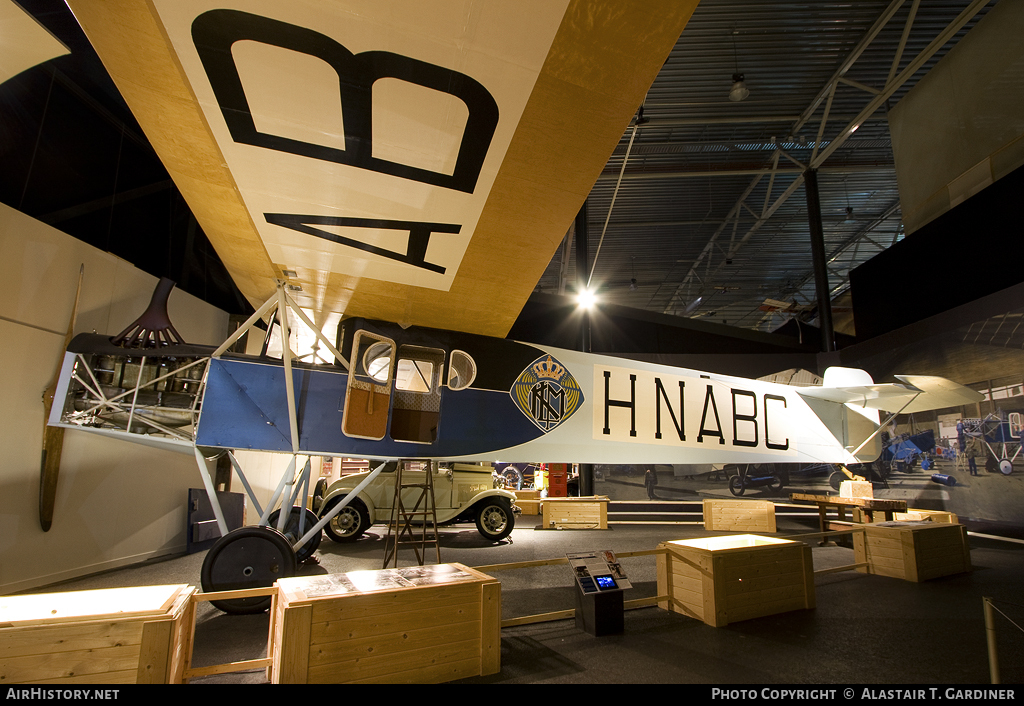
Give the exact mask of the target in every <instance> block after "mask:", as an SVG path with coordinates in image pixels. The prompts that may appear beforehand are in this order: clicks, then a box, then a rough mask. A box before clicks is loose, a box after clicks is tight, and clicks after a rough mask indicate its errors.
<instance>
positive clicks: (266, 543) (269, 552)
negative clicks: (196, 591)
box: [200, 527, 295, 615]
mask: <svg viewBox="0 0 1024 706" xmlns="http://www.w3.org/2000/svg"><path fill="white" fill-rule="evenodd" d="M293 575H295V552H293V551H292V547H291V544H289V543H288V539H287V538H286V537H285V536H284V535H283V534H281V533H280V532H278V531H277V530H276V529H273V528H272V527H241V528H239V529H236V530H233V531H231V532H228V533H227V534H226V535H224V536H223V537H221V538H220V539H218V540H217V543H216V544H214V545H213V547H212V548H211V549H210V551H208V552H207V553H206V558H205V559H203V568H202V571H201V572H200V581H201V584H202V587H203V592H204V593H211V592H215V591H232V590H240V589H246V588H269V587H271V586H273V585H274V582H275V581H277V580H278V579H280V578H287V577H289V576H293ZM270 602H271V596H253V597H250V598H231V599H227V600H222V601H211V603H213V605H214V606H215V607H216V608H219V609H220V610H222V611H224V612H225V613H232V614H237V615H248V614H252V613H262V612H263V611H265V610H267V608H269V607H270Z"/></svg>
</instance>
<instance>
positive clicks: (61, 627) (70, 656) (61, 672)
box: [0, 584, 196, 684]
mask: <svg viewBox="0 0 1024 706" xmlns="http://www.w3.org/2000/svg"><path fill="white" fill-rule="evenodd" d="M195 591H196V589H195V588H194V587H193V586H186V585H183V584H182V585H169V586H138V587H130V588H110V589H101V590H94V591H70V592H66V593H43V594H27V595H19V596H4V597H0V684H34V683H46V684H172V683H180V682H181V681H182V675H183V673H184V670H185V668H186V666H187V665H186V664H185V662H186V661H187V655H189V654H190V653H191V650H190V644H189V643H190V641H191V639H192V616H193V611H194V610H195V608H194V603H193V602H192V600H191V598H192V595H193V594H194V593H195Z"/></svg>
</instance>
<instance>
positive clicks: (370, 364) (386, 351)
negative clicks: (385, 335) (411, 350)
mask: <svg viewBox="0 0 1024 706" xmlns="http://www.w3.org/2000/svg"><path fill="white" fill-rule="evenodd" d="M391 351H392V348H391V344H390V343H383V342H378V343H374V344H372V345H371V346H370V347H369V348H367V349H366V353H364V354H363V369H364V370H365V371H366V374H367V375H369V376H370V377H371V378H373V379H374V380H376V381H377V382H387V381H388V378H389V377H390V375H391ZM403 362H404V361H403ZM399 369H401V365H399Z"/></svg>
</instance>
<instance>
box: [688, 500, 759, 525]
mask: <svg viewBox="0 0 1024 706" xmlns="http://www.w3.org/2000/svg"><path fill="white" fill-rule="evenodd" d="M704 529H706V530H715V531H719V532H775V503H773V502H771V501H770V500H711V499H705V500H704Z"/></svg>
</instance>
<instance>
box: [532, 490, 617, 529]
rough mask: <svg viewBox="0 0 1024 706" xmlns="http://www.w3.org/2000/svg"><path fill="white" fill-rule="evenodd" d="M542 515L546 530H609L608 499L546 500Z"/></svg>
mask: <svg viewBox="0 0 1024 706" xmlns="http://www.w3.org/2000/svg"><path fill="white" fill-rule="evenodd" d="M540 514H541V526H542V527H543V528H544V529H608V497H607V496H605V495H591V496H587V497H582V498H544V499H543V500H541V501H540Z"/></svg>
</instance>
